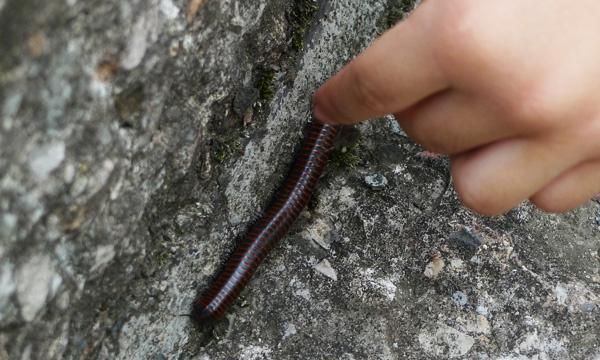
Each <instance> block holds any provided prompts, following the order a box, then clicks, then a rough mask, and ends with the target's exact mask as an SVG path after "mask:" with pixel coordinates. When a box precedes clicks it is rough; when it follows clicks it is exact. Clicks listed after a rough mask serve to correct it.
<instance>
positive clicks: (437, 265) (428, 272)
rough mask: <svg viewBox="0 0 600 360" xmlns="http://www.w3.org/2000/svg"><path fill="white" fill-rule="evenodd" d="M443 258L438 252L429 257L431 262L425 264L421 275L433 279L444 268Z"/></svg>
mask: <svg viewBox="0 0 600 360" xmlns="http://www.w3.org/2000/svg"><path fill="white" fill-rule="evenodd" d="M444 265H445V264H444V260H443V259H442V257H441V256H440V255H439V254H435V255H434V256H433V257H432V258H431V262H430V263H429V264H427V266H425V271H424V272H423V275H424V276H425V277H427V278H429V279H435V278H437V277H438V275H439V274H440V272H442V270H443V269H444Z"/></svg>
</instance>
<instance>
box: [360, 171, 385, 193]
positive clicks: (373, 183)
mask: <svg viewBox="0 0 600 360" xmlns="http://www.w3.org/2000/svg"><path fill="white" fill-rule="evenodd" d="M365 183H366V184H367V186H368V187H370V188H371V189H372V190H383V189H385V187H386V186H387V184H388V180H387V179H386V177H385V176H383V175H381V174H371V175H367V176H365Z"/></svg>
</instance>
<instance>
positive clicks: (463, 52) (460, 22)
mask: <svg viewBox="0 0 600 360" xmlns="http://www.w3.org/2000/svg"><path fill="white" fill-rule="evenodd" d="M457 3H458V4H460V5H459V6H456V7H453V8H452V9H448V12H447V13H446V14H444V17H443V21H440V22H439V23H438V24H437V29H436V32H437V49H436V50H437V56H438V57H439V58H440V64H441V65H444V64H447V66H448V67H449V69H450V68H455V67H457V66H458V67H459V68H460V67H461V66H462V65H463V64H464V63H469V62H471V60H472V59H474V58H480V57H481V56H482V55H485V53H486V52H487V51H488V49H489V48H490V47H489V46H486V44H487V43H489V41H490V40H491V39H487V37H488V35H487V34H486V33H485V32H484V31H483V30H482V29H485V27H481V26H480V25H479V23H480V22H481V20H480V19H479V16H478V15H477V14H475V12H474V11H473V7H472V6H471V4H469V2H468V1H459V2H457Z"/></svg>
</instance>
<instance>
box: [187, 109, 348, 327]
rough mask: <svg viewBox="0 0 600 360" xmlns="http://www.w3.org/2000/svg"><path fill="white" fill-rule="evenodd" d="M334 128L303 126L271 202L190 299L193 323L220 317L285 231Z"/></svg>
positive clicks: (313, 181)
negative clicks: (301, 137)
mask: <svg viewBox="0 0 600 360" xmlns="http://www.w3.org/2000/svg"><path fill="white" fill-rule="evenodd" d="M338 129H339V127H338V126H335V125H327V124H323V123H321V122H319V121H317V120H313V121H312V122H310V123H309V124H308V125H307V126H306V130H305V136H304V140H303V142H302V147H301V149H300V151H299V152H298V153H297V155H296V157H295V159H294V162H293V164H292V168H291V170H290V172H289V174H288V176H287V178H286V179H285V181H284V182H283V185H282V186H281V187H280V188H279V190H278V191H277V192H276V193H275V196H274V199H273V201H272V202H271V204H270V205H269V207H268V208H267V210H266V211H265V212H264V214H263V215H262V216H261V217H260V219H259V220H258V221H257V222H256V223H254V225H252V226H251V227H250V228H249V229H248V231H247V232H246V234H245V235H244V237H243V238H242V240H241V241H240V243H239V244H238V245H237V247H236V248H235V250H234V251H233V253H232V254H231V255H230V256H229V259H228V260H227V262H225V265H224V266H223V268H222V270H221V272H220V273H219V274H218V275H217V277H216V278H215V280H214V281H213V282H212V284H211V285H210V286H209V287H208V290H206V291H205V292H204V293H202V294H201V295H200V296H199V297H198V298H196V300H195V301H194V304H193V307H192V318H193V319H194V320H195V321H196V322H198V323H200V324H202V323H205V322H207V321H210V320H216V319H218V318H220V317H222V316H223V315H224V314H225V311H227V308H229V306H231V304H232V303H233V302H234V301H235V299H236V298H237V296H238V295H239V294H240V292H241V291H242V289H243V288H244V286H246V284H247V283H248V281H249V280H250V278H251V277H252V275H253V274H254V272H255V271H256V268H257V267H258V266H259V265H260V263H261V262H262V261H263V259H264V258H265V257H266V256H267V254H268V253H269V251H270V250H271V249H272V248H273V246H274V245H275V244H276V243H277V242H278V241H279V240H280V239H281V238H282V237H283V236H285V234H286V233H287V232H288V230H289V228H290V227H291V226H292V224H293V223H294V222H295V221H296V219H297V218H298V215H300V213H301V212H302V210H303V209H304V208H305V207H306V205H307V204H308V202H309V200H310V197H311V195H312V194H313V192H314V191H315V188H316V186H317V182H318V181H319V178H320V177H321V174H322V173H323V170H324V169H325V165H326V163H327V160H328V159H329V153H330V152H331V149H332V147H333V141H334V139H335V137H336V134H337V132H338Z"/></svg>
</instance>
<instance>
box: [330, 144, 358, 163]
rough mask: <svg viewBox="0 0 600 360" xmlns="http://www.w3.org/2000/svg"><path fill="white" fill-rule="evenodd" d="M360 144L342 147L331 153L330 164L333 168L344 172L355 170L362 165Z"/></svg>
mask: <svg viewBox="0 0 600 360" xmlns="http://www.w3.org/2000/svg"><path fill="white" fill-rule="evenodd" d="M360 161H361V157H360V143H359V142H358V141H357V142H355V143H353V144H350V145H346V146H342V147H341V148H339V149H335V150H334V151H333V152H332V153H331V160H330V164H331V166H332V167H334V168H336V169H339V170H343V169H353V168H355V167H356V166H358V164H360Z"/></svg>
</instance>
